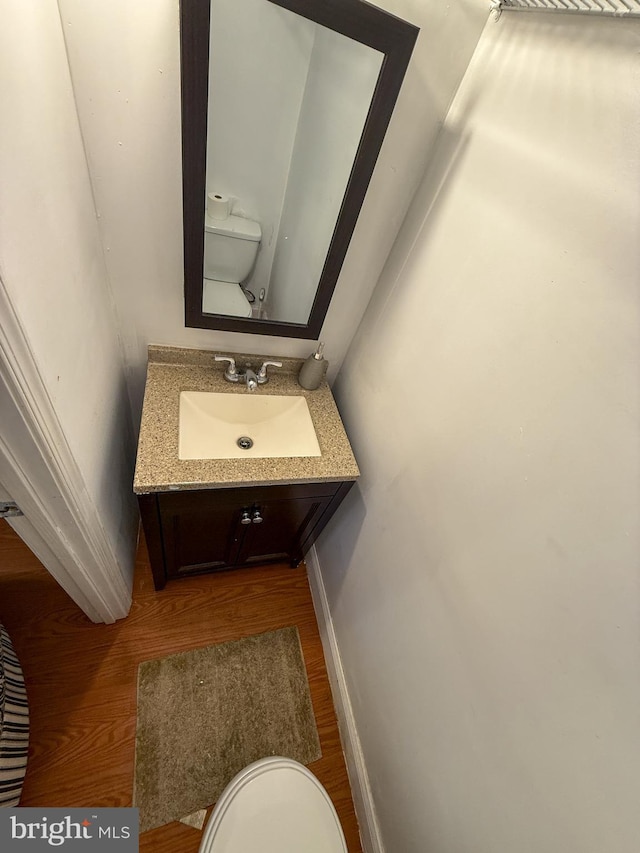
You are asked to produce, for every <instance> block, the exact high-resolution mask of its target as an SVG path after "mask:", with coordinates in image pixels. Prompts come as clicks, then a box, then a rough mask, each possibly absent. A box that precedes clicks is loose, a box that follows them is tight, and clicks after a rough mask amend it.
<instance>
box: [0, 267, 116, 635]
mask: <svg viewBox="0 0 640 853" xmlns="http://www.w3.org/2000/svg"><path fill="white" fill-rule="evenodd" d="M0 318H2V319H1V322H0V412H2V431H1V432H0V483H1V484H2V486H3V487H4V489H5V490H6V491H7V492H8V493H9V495H10V496H11V498H12V499H13V500H14V501H15V502H16V503H17V504H18V506H19V507H20V509H21V510H22V512H23V513H24V518H16V519H11V522H12V523H11V526H12V527H13V528H14V529H15V530H16V532H17V533H18V535H20V536H21V538H23V540H24V541H25V543H26V544H27V545H28V546H29V547H30V548H31V550H32V551H33V552H34V553H35V554H36V556H37V557H38V558H39V559H40V561H41V562H42V563H43V565H44V566H45V568H46V569H47V570H48V571H49V572H50V573H51V574H52V575H53V577H54V578H55V579H56V580H57V581H58V583H59V584H60V585H61V586H62V587H63V589H65V590H66V592H67V593H68V594H69V595H70V596H71V598H72V599H73V600H74V601H75V602H76V604H77V605H78V606H79V607H80V608H81V610H83V612H84V613H85V614H86V615H87V616H88V617H89V619H91V620H92V621H93V622H107V623H111V622H115V621H116V619H121V618H123V617H125V616H126V615H127V613H128V612H129V608H130V606H131V588H130V585H129V584H127V583H126V581H125V579H124V577H123V575H122V574H121V572H120V570H119V568H118V560H117V558H116V555H115V553H114V552H113V549H112V547H111V543H110V541H109V538H108V536H107V533H106V531H105V529H104V526H103V524H102V521H101V518H100V514H99V512H98V509H97V507H96V506H95V504H94V503H93V501H92V499H91V495H90V494H89V492H88V490H87V488H86V485H85V482H84V479H83V477H82V473H81V471H80V469H79V467H78V465H77V463H76V461H75V458H74V456H73V453H72V452H71V448H70V447H69V444H68V442H67V440H66V436H65V433H64V431H63V429H62V426H61V424H60V421H59V419H58V416H57V414H56V411H55V408H54V406H53V403H52V401H51V398H50V396H49V394H48V391H47V387H46V383H45V382H44V380H43V377H42V375H41V373H40V370H39V368H38V365H37V362H36V359H35V357H34V354H33V351H32V350H31V347H30V345H29V340H28V337H27V335H26V334H25V331H24V328H23V327H22V324H21V323H20V319H19V316H18V314H17V312H16V310H15V308H14V305H13V303H12V300H11V298H10V296H9V293H8V292H7V289H6V286H5V284H4V282H3V281H2V277H1V276H0Z"/></svg>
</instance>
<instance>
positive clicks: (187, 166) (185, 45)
mask: <svg viewBox="0 0 640 853" xmlns="http://www.w3.org/2000/svg"><path fill="white" fill-rule="evenodd" d="M234 14H235V15H236V18H237V21H241V23H237V22H234V20H233V19H232V16H233V15H234ZM225 16H226V17H225ZM240 26H242V27H243V28H244V27H246V28H247V29H246V30H245V29H242V31H240V30H239V28H240ZM310 28H311V29H310ZM417 35H418V29H417V27H415V26H413V25H412V24H409V23H407V22H406V21H403V20H400V19H399V18H396V17H394V16H393V15H390V14H389V13H387V12H385V11H383V10H382V9H379V8H377V7H375V6H371V5H369V4H368V3H365V2H362V0H180V48H181V87H182V175H183V221H184V276H185V280H184V293H185V325H186V326H189V327H195V328H205V329H220V330H226V331H235V332H244V333H250V334H251V333H252V334H262V335H279V336H282V337H295V338H309V339H317V338H318V337H319V335H320V330H321V328H322V324H323V322H324V318H325V315H326V313H327V309H328V307H329V304H330V302H331V298H332V296H333V292H334V289H335V286H336V283H337V280H338V276H339V274H340V270H341V268H342V264H343V262H344V259H345V256H346V253H347V249H348V247H349V243H350V241H351V236H352V234H353V230H354V228H355V225H356V222H357V219H358V215H359V213H360V209H361V207H362V203H363V201H364V197H365V194H366V191H367V187H368V186H369V181H370V179H371V175H372V173H373V169H374V166H375V163H376V160H377V157H378V154H379V152H380V148H381V145H382V141H383V139H384V135H385V132H386V130H387V126H388V124H389V120H390V118H391V115H392V113H393V109H394V106H395V103H396V99H397V97H398V93H399V91H400V86H401V85H402V80H403V78H404V74H405V71H406V68H407V65H408V63H409V59H410V57H411V53H412V50H413V46H414V44H415V40H416V38H417ZM234 39H237V41H236V42H235V43H234ZM279 39H282V43H280V41H279ZM302 54H304V55H305V58H304V61H303V59H302V58H301V57H302ZM214 60H215V61H217V62H218V63H219V66H218V68H217V69H216V68H215V67H214ZM234 63H237V64H236V65H234ZM294 66H295V68H294ZM298 66H299V67H298ZM298 81H299V82H298ZM243 85H244V88H242V87H243ZM236 87H237V88H236ZM244 106H246V109H245V111H244V113H243V109H242V108H243V107H244ZM224 109H226V112H224V111H223V110H224ZM290 117H292V118H290ZM287 123H289V124H290V125H291V129H290V130H288V131H286V132H285V126H287ZM347 128H349V129H348V130H347ZM267 137H269V138H267ZM252 146H253V147H252ZM234 157H235V158H236V161H237V162H233V158H234ZM280 161H282V163H280ZM252 170H253V172H255V175H254V179H253V183H251V175H250V173H251V172H252ZM278 171H280V172H282V175H283V177H282V178H281V179H280V184H277V183H276V175H277V173H278ZM269 181H271V184H269ZM261 193H262V195H261ZM271 207H273V208H274V210H276V212H275V213H274V212H273V211H272V210H271ZM220 237H223V238H224V239H222V240H221V239H220ZM238 237H240V238H241V239H240V240H238V239H237V238H238ZM223 244H224V248H222V249H221V248H220V247H222V246H223ZM226 246H232V247H233V251H235V250H237V248H238V247H239V246H242V252H243V253H244V254H245V255H246V258H244V255H243V258H244V260H243V263H244V264H245V266H246V264H247V263H248V265H249V266H250V267H251V269H250V271H249V273H248V275H246V276H245V277H244V278H242V277H241V274H240V273H238V272H236V270H237V269H239V268H240V267H242V263H241V264H239V266H233V265H232V267H233V271H232V272H231V273H229V272H228V271H227V270H226V269H225V270H223V271H222V272H221V271H220V270H221V266H220V263H219V261H220V259H221V257H222V255H224V252H225V251H226ZM205 251H206V256H205ZM221 252H222V255H221ZM212 258H213V261H212ZM234 258H235V255H234ZM247 258H248V259H249V260H248V261H247V260H246V259H247ZM250 258H253V260H251V259H250ZM222 266H224V263H223V264H222ZM245 272H246V269H245ZM236 278H240V281H236ZM229 297H231V301H230V300H229Z"/></svg>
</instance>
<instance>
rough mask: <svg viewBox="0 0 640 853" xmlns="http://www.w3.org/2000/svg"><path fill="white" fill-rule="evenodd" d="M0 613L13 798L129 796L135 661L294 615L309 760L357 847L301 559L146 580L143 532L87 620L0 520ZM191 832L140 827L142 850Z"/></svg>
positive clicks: (187, 840) (180, 842) (278, 623)
mask: <svg viewBox="0 0 640 853" xmlns="http://www.w3.org/2000/svg"><path fill="white" fill-rule="evenodd" d="M0 620H1V621H2V622H3V623H4V624H5V626H6V628H7V630H8V631H9V634H10V635H11V638H12V640H13V643H14V646H15V648H16V652H17V654H18V657H19V658H20V661H21V663H22V668H23V670H24V673H25V680H26V683H27V690H28V694H29V704H30V715H31V743H30V750H29V765H28V769H27V775H26V779H25V785H24V790H23V797H22V801H21V805H23V806H66V807H73V806H87V807H89V806H95V807H100V806H129V805H131V794H132V782H133V764H134V743H135V728H136V677H137V667H138V664H139V662H140V661H143V660H148V659H150V658H157V657H163V656H164V655H167V654H171V653H173V652H179V651H184V650H187V649H191V648H197V647H200V646H207V645H211V644H213V643H220V642H224V641H227V640H234V639H238V638H240V637H245V636H249V635H251V634H258V633H261V632H263V631H269V630H273V629H275V628H281V627H285V626H287V625H297V626H298V630H299V632H300V638H301V641H302V648H303V653H304V658H305V663H306V666H307V672H308V677H309V684H310V687H311V697H312V701H313V707H314V712H315V716H316V724H317V727H318V732H319V735H320V743H321V747H322V758H321V759H320V760H319V761H317V762H314V763H313V764H311V765H310V770H311V771H312V772H313V773H315V775H316V776H317V777H318V778H319V779H320V781H321V782H322V784H323V785H324V786H325V788H326V789H327V791H328V792H329V794H330V796H331V798H332V800H333V803H334V805H335V807H336V809H337V811H338V815H339V817H340V821H341V823H342V827H343V830H344V834H345V837H346V839H347V844H348V848H349V853H362V848H361V846H360V839H359V833H358V826H357V821H356V817H355V813H354V810H353V803H352V799H351V791H350V788H349V782H348V779H347V774H346V769H345V765H344V758H343V755H342V749H341V745H340V738H339V734H338V728H337V723H336V718H335V712H334V709H333V702H332V698H331V690H330V687H329V681H328V678H327V673H326V668H325V663H324V657H323V652H322V645H321V642H320V637H319V634H318V627H317V624H316V619H315V614H314V611H313V605H312V602H311V595H310V592H309V586H308V583H307V578H306V570H305V567H304V564H303V565H302V566H300V567H299V568H297V569H290V568H289V567H288V566H268V567H264V568H262V567H261V568H251V569H239V570H235V571H232V572H221V573H218V574H209V575H201V576H199V577H192V578H185V579H181V580H179V581H171V582H169V583H168V584H167V587H166V588H165V589H164V590H162V591H161V592H156V591H155V590H154V588H153V582H152V578H151V570H150V567H149V562H148V557H147V552H146V548H145V546H144V543H142V544H141V546H140V548H139V550H138V558H137V564H136V574H135V581H134V594H133V605H132V607H131V612H130V614H129V616H128V617H127V618H126V619H124V620H121V621H119V622H116V623H115V624H114V625H94V624H92V623H91V622H90V621H89V620H88V619H87V617H86V616H84V614H83V613H82V612H81V611H80V610H79V608H78V607H77V606H76V605H75V604H74V603H73V602H72V601H71V599H70V598H69V597H68V596H67V595H66V593H65V592H64V591H63V590H62V589H61V588H60V587H59V586H58V585H57V583H56V582H55V581H54V580H53V578H52V577H51V576H50V575H49V574H48V572H47V571H46V570H45V569H44V568H43V567H42V566H41V564H40V563H39V562H38V561H37V560H36V558H35V557H34V556H33V555H32V554H31V552H30V551H29V550H28V549H27V548H26V546H25V545H24V544H23V543H22V542H21V541H20V539H19V538H18V537H17V535H16V534H15V533H14V532H13V531H12V530H11V528H10V527H9V526H8V524H7V523H6V522H4V521H0ZM200 838H201V833H200V832H199V831H197V830H195V829H192V828H191V827H188V826H185V825H184V824H181V823H177V822H176V823H171V824H168V825H167V826H164V827H160V828H158V829H155V830H151V831H150V832H146V833H144V835H142V836H141V839H140V850H141V851H143V853H151V851H154V853H165V852H166V853H169V851H171V852H172V853H174V851H176V850H179V851H180V853H196V852H197V850H198V846H199V843H200Z"/></svg>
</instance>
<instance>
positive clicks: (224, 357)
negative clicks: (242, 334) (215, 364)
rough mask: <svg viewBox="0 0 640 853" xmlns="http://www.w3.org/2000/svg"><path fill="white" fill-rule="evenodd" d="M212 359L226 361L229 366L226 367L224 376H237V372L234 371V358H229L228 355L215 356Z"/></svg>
mask: <svg viewBox="0 0 640 853" xmlns="http://www.w3.org/2000/svg"><path fill="white" fill-rule="evenodd" d="M214 358H215V360H216V361H228V362H229V366H228V367H227V369H226V370H225V372H224V375H225V376H236V375H237V373H238V371H237V370H236V360H235V358H231V356H228V355H216V356H214Z"/></svg>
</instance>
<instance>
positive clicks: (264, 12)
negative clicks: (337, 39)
mask: <svg viewBox="0 0 640 853" xmlns="http://www.w3.org/2000/svg"><path fill="white" fill-rule="evenodd" d="M211 20H212V25H211V43H210V53H209V56H210V62H209V117H208V127H209V133H208V139H207V182H206V183H207V192H219V193H222V194H223V195H227V196H229V197H230V198H233V199H234V202H233V213H237V214H241V215H243V216H246V217H248V218H249V219H255V220H257V221H258V222H259V223H260V226H261V228H262V240H261V242H260V251H259V253H258V258H257V260H256V263H255V266H254V269H253V270H252V273H251V275H250V276H249V278H248V279H247V280H246V286H247V287H248V288H249V289H251V290H253V292H254V294H255V295H256V296H258V293H259V291H260V288H261V287H267V286H268V284H269V273H270V271H271V265H272V263H273V256H274V252H275V248H276V241H277V237H278V228H279V225H280V217H281V215H282V205H283V203H284V197H285V190H286V188H287V178H288V175H289V167H290V164H291V154H292V151H293V145H294V142H295V138H296V128H297V126H298V118H299V116H300V106H301V103H302V98H303V95H304V90H305V84H306V80H307V72H308V69H309V62H310V60H311V54H312V48H313V43H314V38H315V29H316V28H315V25H314V24H313V23H311V21H308V20H307V19H306V18H301V17H300V16H299V15H294V14H293V13H292V12H290V11H289V10H288V9H283V8H282V7H280V6H275V5H274V4H272V3H266V2H265V0H214V2H213V3H212V5H211Z"/></svg>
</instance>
